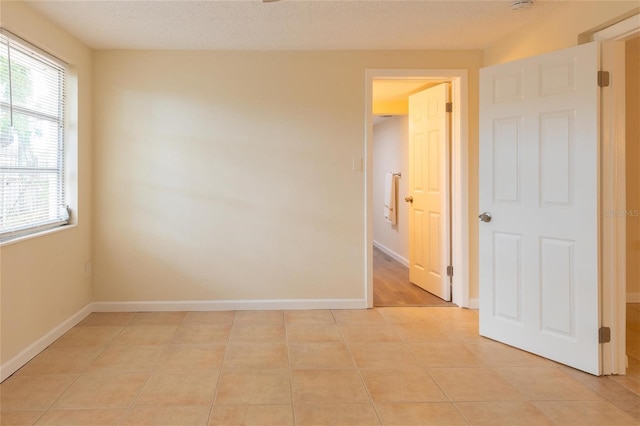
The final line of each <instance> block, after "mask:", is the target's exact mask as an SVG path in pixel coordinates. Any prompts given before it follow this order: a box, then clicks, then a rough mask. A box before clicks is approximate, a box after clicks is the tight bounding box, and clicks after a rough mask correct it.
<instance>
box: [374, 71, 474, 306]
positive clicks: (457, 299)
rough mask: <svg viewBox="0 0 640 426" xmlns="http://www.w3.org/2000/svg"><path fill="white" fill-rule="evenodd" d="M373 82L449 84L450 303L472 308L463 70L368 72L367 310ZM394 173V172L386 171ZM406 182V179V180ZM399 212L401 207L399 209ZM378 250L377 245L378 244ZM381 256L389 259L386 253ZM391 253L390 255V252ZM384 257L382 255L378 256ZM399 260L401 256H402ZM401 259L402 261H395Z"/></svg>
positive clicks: (465, 72) (465, 74)
mask: <svg viewBox="0 0 640 426" xmlns="http://www.w3.org/2000/svg"><path fill="white" fill-rule="evenodd" d="M376 80H386V81H389V80H392V81H397V82H409V83H411V82H413V83H415V82H417V81H420V82H424V83H426V84H431V85H434V84H436V83H439V82H450V83H451V92H452V103H453V108H452V113H451V123H452V124H451V141H452V146H451V194H452V195H451V217H452V220H451V222H452V226H451V236H452V238H451V240H452V247H453V250H452V252H451V264H452V266H453V278H452V289H453V290H452V301H453V303H454V304H456V305H458V306H461V307H473V306H470V303H469V284H468V258H469V253H468V247H469V244H468V225H469V212H468V178H467V169H468V167H467V164H466V163H467V158H468V157H467V154H468V135H467V115H468V112H467V111H468V103H467V87H468V86H467V84H468V83H467V71H466V70H367V71H366V87H365V91H366V97H365V108H366V110H365V124H366V128H365V130H366V146H365V158H366V162H365V164H366V167H365V197H366V202H365V206H366V212H365V223H366V229H365V230H366V234H365V235H366V238H365V254H366V256H365V257H366V260H367V261H366V269H365V276H366V280H365V295H366V299H367V307H373V305H374V284H373V281H374V268H373V259H374V247H373V246H374V238H373V223H374V214H375V212H374V209H373V198H374V197H373V191H374V185H373V180H374V179H375V178H376V176H374V174H375V173H376V171H375V169H374V167H373V164H374V163H373V160H374V158H373V126H374V122H375V120H379V119H376V118H375V117H374V114H373V82H374V81H376ZM389 171H390V172H394V171H395V170H389ZM405 179H406V178H405ZM398 198H399V201H398V203H404V201H403V198H404V195H403V193H402V192H400V193H399V194H398ZM399 210H400V208H399ZM378 247H379V244H378ZM382 254H383V255H386V256H389V254H390V253H389V252H388V251H387V253H386V254H385V253H384V252H383V253H382ZM391 254H392V253H391ZM380 257H383V258H384V256H379V258H380ZM401 257H402V256H401ZM396 260H401V261H402V259H396Z"/></svg>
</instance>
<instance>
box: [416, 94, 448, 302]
mask: <svg viewBox="0 0 640 426" xmlns="http://www.w3.org/2000/svg"><path fill="white" fill-rule="evenodd" d="M447 102H449V85H448V83H443V84H440V85H438V86H434V87H431V88H429V89H426V90H424V91H422V92H420V93H416V94H414V95H411V96H409V190H410V195H409V198H408V199H409V200H410V202H411V207H410V209H409V212H410V213H409V280H410V281H411V282H412V283H414V284H416V285H418V286H420V287H422V288H424V289H425V290H427V291H429V292H431V293H433V294H435V295H436V296H438V297H440V298H442V299H444V300H450V298H451V285H450V280H449V277H448V276H447V266H448V265H449V257H450V256H449V253H450V244H451V243H450V227H449V226H450V218H449V134H450V130H449V127H450V126H449V113H447V112H446V106H447Z"/></svg>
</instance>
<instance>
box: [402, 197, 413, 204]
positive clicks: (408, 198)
mask: <svg viewBox="0 0 640 426" xmlns="http://www.w3.org/2000/svg"><path fill="white" fill-rule="evenodd" d="M404 200H405V201H406V202H407V203H413V197H412V196H411V195H409V196H408V197H404Z"/></svg>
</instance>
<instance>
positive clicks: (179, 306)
mask: <svg viewBox="0 0 640 426" xmlns="http://www.w3.org/2000/svg"><path fill="white" fill-rule="evenodd" d="M366 307H367V304H366V301H365V300H364V299H281V300H277V299H274V300H188V301H140V302H92V303H89V304H87V305H86V306H85V307H84V308H82V309H80V310H79V311H78V312H76V313H75V314H73V315H71V316H70V317H69V318H67V319H66V320H64V321H62V322H61V323H60V324H59V325H57V326H56V327H54V328H53V329H51V330H50V331H49V332H47V333H46V334H45V335H44V336H42V337H41V338H39V339H38V340H36V341H35V342H33V343H32V344H31V345H29V346H28V347H27V348H26V349H24V350H23V351H22V352H20V353H19V354H18V355H16V356H14V357H13V358H11V359H10V360H9V361H7V362H6V363H4V364H2V365H0V382H2V381H4V380H5V379H6V378H8V377H9V376H11V375H12V374H13V373H15V372H16V371H18V370H19V369H20V368H21V367H22V366H24V365H25V364H26V363H28V362H29V361H31V360H32V359H33V358H34V357H35V356H36V355H38V354H39V353H40V352H42V351H43V350H45V349H46V348H47V347H48V346H49V345H51V344H52V343H54V342H55V341H56V340H58V339H59V338H60V337H62V335H63V334H65V333H66V332H67V331H69V330H71V329H72V328H73V327H75V326H76V325H77V324H78V323H80V321H82V320H83V319H85V318H86V317H87V316H88V315H89V314H91V313H92V312H169V311H244V310H279V309H287V310H302V309H365V308H366Z"/></svg>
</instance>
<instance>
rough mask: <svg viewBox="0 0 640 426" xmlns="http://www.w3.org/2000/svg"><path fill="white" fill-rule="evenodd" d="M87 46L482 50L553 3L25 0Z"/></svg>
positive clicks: (478, 0)
mask: <svg viewBox="0 0 640 426" xmlns="http://www.w3.org/2000/svg"><path fill="white" fill-rule="evenodd" d="M3 1H5V0H3ZM25 1H26V3H27V4H28V5H30V6H31V7H32V8H33V9H35V10H36V11H38V12H40V13H41V14H43V15H45V16H46V17H48V18H49V19H51V20H52V21H54V22H56V23H58V24H59V25H60V26H62V27H64V28H66V29H67V30H68V31H69V32H70V33H72V34H74V35H75V36H76V37H78V38H79V39H81V40H83V41H84V42H85V43H86V44H87V45H89V46H90V47H92V48H95V49H224V50H247V49H250V50H343V49H483V48H486V47H488V46H489V45H490V44H492V43H493V42H494V41H496V40H498V39H500V38H501V37H504V36H505V35H507V34H508V33H510V32H511V31H513V30H515V29H516V28H518V27H520V26H522V25H524V24H525V23H527V22H529V21H531V20H533V19H535V18H538V17H540V16H542V15H543V14H545V13H547V12H549V11H550V10H551V9H553V8H555V7H558V6H559V5H560V4H561V3H563V1H561V0H537V1H536V2H535V5H534V7H532V8H530V9H526V10H520V11H512V10H511V7H510V5H511V0H492V1H483V0H475V1H459V0H448V1H431V0H413V1H402V0H388V1H380V0H340V1H334V0H315V1H309V0H282V1H279V2H275V3H262V1H261V0H226V1H220V0H208V1H207V0H205V1H192V0H185V1H163V0H136V1H128V0H124V1H123V0H110V1H91V0H80V1H78V0H74V1H65V0H56V1H54V0H47V1H33V0H25Z"/></svg>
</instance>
